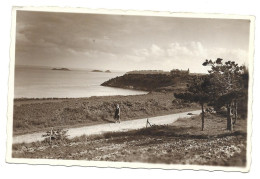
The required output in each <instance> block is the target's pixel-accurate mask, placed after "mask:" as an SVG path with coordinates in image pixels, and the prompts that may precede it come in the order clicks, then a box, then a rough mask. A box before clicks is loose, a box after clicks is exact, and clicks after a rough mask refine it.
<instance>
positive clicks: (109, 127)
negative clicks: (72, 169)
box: [13, 110, 201, 144]
mask: <svg viewBox="0 0 260 179" xmlns="http://www.w3.org/2000/svg"><path fill="white" fill-rule="evenodd" d="M200 112H201V110H196V111H188V112H183V113H177V114H169V115H164V116H156V117H151V118H149V122H150V123H151V124H152V125H153V124H155V125H164V124H171V123H173V122H175V121H176V120H177V119H179V118H184V117H191V116H192V115H188V113H192V114H193V115H198V114H200ZM146 121H147V118H144V119H136V120H128V121H122V122H121V123H120V124H119V123H109V124H99V125H93V126H86V127H78V128H69V129H68V133H67V134H68V135H69V138H73V137H77V136H81V135H87V136H88V135H96V134H102V133H106V132H118V131H128V130H133V129H140V128H144V127H145V126H146ZM43 134H45V133H44V132H42V133H33V134H25V135H19V136H15V137H13V144H16V143H23V142H24V143H31V142H36V141H41V140H43V137H42V135H43Z"/></svg>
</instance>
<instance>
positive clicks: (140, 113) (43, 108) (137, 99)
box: [13, 92, 198, 135]
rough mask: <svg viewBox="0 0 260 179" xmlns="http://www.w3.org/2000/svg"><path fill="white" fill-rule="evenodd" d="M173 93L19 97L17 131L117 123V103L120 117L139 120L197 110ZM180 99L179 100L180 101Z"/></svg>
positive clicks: (16, 113) (15, 106)
mask: <svg viewBox="0 0 260 179" xmlns="http://www.w3.org/2000/svg"><path fill="white" fill-rule="evenodd" d="M173 98H174V97H173V94H172V93H156V92H153V93H150V94H147V95H135V96H104V97H90V98H77V99H76V98H75V99H42V100H41V99H19V100H15V101H14V114H13V131H14V134H15V135H17V134H23V133H30V132H34V131H39V130H45V129H46V128H50V127H62V126H64V127H73V126H80V125H93V124H99V123H110V122H114V119H113V116H114V111H115V105H116V104H119V105H120V108H121V119H122V120H130V119H139V118H144V117H152V116H159V115H163V114H171V113H176V112H184V111H188V110H192V109H198V107H197V105H196V104H187V103H172V100H173ZM177 102H178V101H177Z"/></svg>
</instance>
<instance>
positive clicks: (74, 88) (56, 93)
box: [14, 67, 148, 98]
mask: <svg viewBox="0 0 260 179" xmlns="http://www.w3.org/2000/svg"><path fill="white" fill-rule="evenodd" d="M122 75H124V72H113V71H112V72H111V73H106V72H92V71H91V70H70V71H63V70H52V69H51V68H50V69H49V68H38V67H16V68H15V80H14V98H79V97H91V96H115V95H123V96H126V95H138V94H147V93H148V92H146V91H138V90H131V89H121V88H113V87H105V86H101V84H102V83H103V82H105V81H107V80H109V79H111V78H115V77H117V76H122Z"/></svg>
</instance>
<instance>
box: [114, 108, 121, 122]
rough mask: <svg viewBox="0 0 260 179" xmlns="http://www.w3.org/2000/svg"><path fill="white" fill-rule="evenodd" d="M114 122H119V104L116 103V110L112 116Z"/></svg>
mask: <svg viewBox="0 0 260 179" xmlns="http://www.w3.org/2000/svg"><path fill="white" fill-rule="evenodd" d="M114 118H115V120H116V123H117V122H118V123H120V108H119V104H117V105H116V111H115V116H114Z"/></svg>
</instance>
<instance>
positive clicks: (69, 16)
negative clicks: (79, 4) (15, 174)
mask: <svg viewBox="0 0 260 179" xmlns="http://www.w3.org/2000/svg"><path fill="white" fill-rule="evenodd" d="M249 26H250V21H249V20H239V19H233V20H232V19H205V18H180V17H179V18H177V17H158V16H130V15H104V14H86V13H85V14H82V13H60V12H59V13H56V12H33V11H17V22H16V50H15V64H16V65H31V66H48V67H65V68H85V69H100V70H118V71H131V70H164V71H169V70H171V69H183V70H186V69H188V68H189V70H190V71H191V72H196V73H201V72H206V71H207V69H206V68H205V67H203V66H202V63H203V62H204V61H205V59H212V60H214V59H216V58H223V59H224V60H232V61H236V62H237V63H239V64H240V65H242V64H245V65H247V64H248V48H249Z"/></svg>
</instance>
